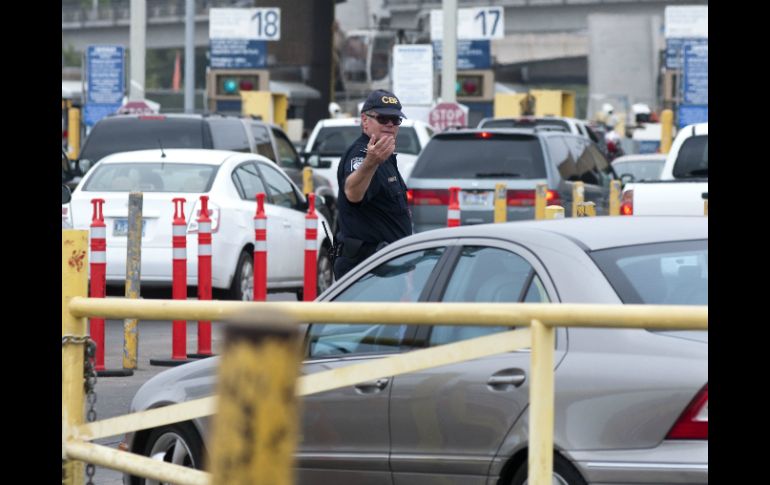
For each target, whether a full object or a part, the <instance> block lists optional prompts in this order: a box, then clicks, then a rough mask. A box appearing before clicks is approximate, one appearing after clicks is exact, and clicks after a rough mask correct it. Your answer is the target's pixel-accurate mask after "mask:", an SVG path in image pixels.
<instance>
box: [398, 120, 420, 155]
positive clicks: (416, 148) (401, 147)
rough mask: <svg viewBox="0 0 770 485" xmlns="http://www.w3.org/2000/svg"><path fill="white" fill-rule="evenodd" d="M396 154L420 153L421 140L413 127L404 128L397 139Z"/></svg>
mask: <svg viewBox="0 0 770 485" xmlns="http://www.w3.org/2000/svg"><path fill="white" fill-rule="evenodd" d="M395 151H396V153H405V154H408V155H417V154H419V153H420V139H419V138H417V133H416V132H415V131H414V128H412V127H406V126H402V127H401V128H400V129H399V130H398V136H397V137H396V150H395Z"/></svg>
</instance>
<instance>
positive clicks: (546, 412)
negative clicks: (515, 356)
mask: <svg viewBox="0 0 770 485" xmlns="http://www.w3.org/2000/svg"><path fill="white" fill-rule="evenodd" d="M554 335H555V331H554V328H553V327H549V326H546V325H543V324H542V323H541V322H540V321H539V320H532V352H531V354H530V360H531V365H530V370H529V374H530V378H531V379H530V383H529V457H528V458H529V462H528V466H529V468H528V476H529V484H530V485H551V476H552V475H553V405H554V375H553V348H554V345H555V342H556V340H555V337H554Z"/></svg>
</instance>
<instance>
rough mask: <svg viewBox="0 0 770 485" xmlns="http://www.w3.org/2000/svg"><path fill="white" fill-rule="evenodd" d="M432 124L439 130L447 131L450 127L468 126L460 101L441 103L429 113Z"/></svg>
mask: <svg viewBox="0 0 770 485" xmlns="http://www.w3.org/2000/svg"><path fill="white" fill-rule="evenodd" d="M428 120H429V123H430V125H431V126H432V127H433V128H435V129H436V130H437V131H446V130H447V129H448V128H449V127H452V126H455V127H460V128H463V127H465V126H468V119H467V117H466V116H465V111H464V110H463V109H462V107H460V105H459V104H458V103H439V104H437V105H436V106H434V107H433V109H432V110H430V113H429V114H428Z"/></svg>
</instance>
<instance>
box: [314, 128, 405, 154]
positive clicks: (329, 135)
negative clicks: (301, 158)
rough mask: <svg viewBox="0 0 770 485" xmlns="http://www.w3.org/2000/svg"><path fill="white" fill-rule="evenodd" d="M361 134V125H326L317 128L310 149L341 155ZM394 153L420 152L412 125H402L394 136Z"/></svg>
mask: <svg viewBox="0 0 770 485" xmlns="http://www.w3.org/2000/svg"><path fill="white" fill-rule="evenodd" d="M359 136H361V127H360V126H359V125H355V126H327V127H324V128H321V129H320V130H318V136H316V139H315V141H314V142H313V146H312V147H311V151H313V152H319V153H321V154H323V155H335V156H341V155H342V154H343V153H345V150H347V149H348V147H350V145H351V144H353V142H354V141H356V138H358V137H359ZM395 152H396V154H399V153H403V154H406V155H417V154H418V153H420V139H419V138H418V137H417V132H416V131H415V129H414V128H413V127H411V126H410V127H407V126H402V127H401V128H399V130H398V136H397V137H396V150H395Z"/></svg>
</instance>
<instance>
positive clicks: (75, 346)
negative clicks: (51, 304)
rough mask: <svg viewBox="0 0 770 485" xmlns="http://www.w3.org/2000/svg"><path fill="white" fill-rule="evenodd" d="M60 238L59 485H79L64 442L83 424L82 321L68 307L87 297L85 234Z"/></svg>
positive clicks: (79, 474) (80, 476)
mask: <svg viewBox="0 0 770 485" xmlns="http://www.w3.org/2000/svg"><path fill="white" fill-rule="evenodd" d="M61 235H62V236H61V237H62V245H61V288H62V293H61V316H62V349H61V360H62V363H61V364H62V369H61V373H62V376H61V405H62V410H61V415H62V468H63V470H62V474H63V477H62V483H65V484H67V485H82V484H83V480H84V473H83V463H81V462H78V461H73V460H71V459H69V460H68V459H67V457H66V456H65V451H64V442H65V440H66V439H67V437H68V435H69V434H70V433H71V432H72V430H73V429H74V428H75V427H77V426H79V425H81V424H82V423H83V414H84V408H85V407H84V405H85V394H84V388H83V379H84V376H83V363H84V351H85V349H84V343H85V341H84V340H83V339H84V337H87V333H86V319H85V318H82V317H81V318H75V317H73V316H72V314H70V312H69V308H68V306H69V302H70V300H71V299H72V298H73V297H76V296H83V297H84V296H88V231H83V230H74V229H63V230H62V232H61Z"/></svg>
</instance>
